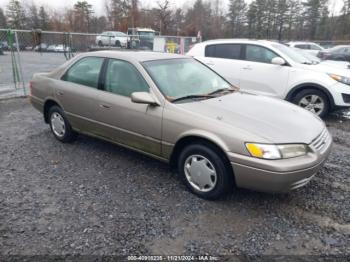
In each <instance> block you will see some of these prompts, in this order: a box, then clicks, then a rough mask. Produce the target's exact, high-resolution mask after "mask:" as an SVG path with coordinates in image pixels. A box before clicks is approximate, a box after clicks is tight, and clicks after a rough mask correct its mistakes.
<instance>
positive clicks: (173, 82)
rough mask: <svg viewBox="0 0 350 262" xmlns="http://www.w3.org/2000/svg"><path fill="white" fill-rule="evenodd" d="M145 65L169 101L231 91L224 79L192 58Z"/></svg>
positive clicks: (152, 62) (159, 61)
mask: <svg viewBox="0 0 350 262" xmlns="http://www.w3.org/2000/svg"><path fill="white" fill-rule="evenodd" d="M143 65H144V67H145V68H146V70H147V72H148V73H149V74H150V76H151V77H152V79H153V80H154V82H155V83H156V84H157V86H158V88H159V89H160V91H161V92H162V93H163V94H164V95H165V96H166V97H167V98H168V99H169V100H175V99H178V98H181V97H187V96H196V95H208V94H210V93H213V92H215V91H218V90H220V89H231V85H230V84H229V83H228V82H226V81H225V80H224V79H223V78H222V77H220V76H219V75H218V74H216V73H214V72H213V71H212V70H210V69H209V68H208V67H206V66H204V65H203V64H201V63H200V62H198V61H196V60H194V59H191V58H184V59H171V60H156V61H149V62H144V63H143Z"/></svg>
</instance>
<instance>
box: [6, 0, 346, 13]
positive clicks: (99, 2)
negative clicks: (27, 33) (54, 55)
mask: <svg viewBox="0 0 350 262" xmlns="http://www.w3.org/2000/svg"><path fill="white" fill-rule="evenodd" d="M8 1H9V0H0V7H2V8H4V9H5V8H6V5H7V4H8ZM87 1H88V2H89V3H91V4H92V5H93V8H94V10H95V13H96V14H97V15H101V14H104V12H105V8H104V6H105V1H106V0H87ZM157 1H158V0H140V3H141V5H142V7H144V8H149V7H152V6H155V5H156V3H157ZM194 1H195V0H171V5H172V7H182V6H183V5H184V4H185V5H186V6H189V5H191V4H192V3H193V2H194ZM221 1H222V3H223V5H224V7H225V9H227V3H228V0H221ZM251 1H252V0H246V2H248V3H249V2H251ZM21 2H22V3H23V4H26V5H29V4H31V3H32V2H34V3H36V4H38V5H44V6H45V7H48V8H50V7H51V8H56V9H57V8H58V9H64V8H65V7H73V5H74V3H76V2H77V0H51V1H50V0H21ZM342 2H343V1H342V0H330V8H331V10H332V9H333V7H334V9H335V10H336V12H337V13H338V12H339V11H340V9H341V8H342Z"/></svg>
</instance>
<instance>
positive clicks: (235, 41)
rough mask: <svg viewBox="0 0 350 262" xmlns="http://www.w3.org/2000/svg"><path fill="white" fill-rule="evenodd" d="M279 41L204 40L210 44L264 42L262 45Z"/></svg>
mask: <svg viewBox="0 0 350 262" xmlns="http://www.w3.org/2000/svg"><path fill="white" fill-rule="evenodd" d="M276 43H279V42H278V41H272V40H255V39H244V38H242V39H238V38H234V39H215V40H208V41H205V42H202V44H204V45H210V44H262V45H271V44H276Z"/></svg>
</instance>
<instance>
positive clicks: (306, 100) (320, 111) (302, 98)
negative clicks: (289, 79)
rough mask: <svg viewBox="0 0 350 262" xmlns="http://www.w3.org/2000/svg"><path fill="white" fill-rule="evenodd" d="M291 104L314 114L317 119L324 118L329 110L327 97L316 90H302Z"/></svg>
mask: <svg viewBox="0 0 350 262" xmlns="http://www.w3.org/2000/svg"><path fill="white" fill-rule="evenodd" d="M293 103H294V104H296V105H298V106H300V107H302V108H304V109H306V110H308V111H310V112H312V113H314V114H315V115H317V116H319V117H324V116H326V115H327V114H328V112H329V109H330V104H329V99H328V97H327V96H326V95H325V94H324V93H323V92H321V91H319V90H316V89H304V90H302V91H300V92H299V93H297V94H296V96H295V97H294V99H293Z"/></svg>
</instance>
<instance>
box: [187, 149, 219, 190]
mask: <svg viewBox="0 0 350 262" xmlns="http://www.w3.org/2000/svg"><path fill="white" fill-rule="evenodd" d="M184 171H185V175H186V179H187V181H188V182H189V183H190V184H191V186H192V187H193V188H195V189H196V190H198V191H200V192H209V191H211V190H213V189H214V187H215V185H216V183H217V174H216V170H215V168H214V165H213V164H212V163H211V162H210V161H209V160H208V159H206V158H205V157H203V156H200V155H193V156H190V157H188V158H187V159H186V161H185V166H184Z"/></svg>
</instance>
